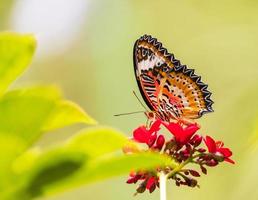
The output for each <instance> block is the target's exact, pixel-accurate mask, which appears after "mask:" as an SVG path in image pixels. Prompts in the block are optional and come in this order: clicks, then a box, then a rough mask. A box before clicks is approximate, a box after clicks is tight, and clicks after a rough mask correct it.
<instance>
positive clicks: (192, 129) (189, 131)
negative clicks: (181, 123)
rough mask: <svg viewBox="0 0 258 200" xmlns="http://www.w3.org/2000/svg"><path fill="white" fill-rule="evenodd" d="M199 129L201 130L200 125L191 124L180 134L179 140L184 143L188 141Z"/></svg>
mask: <svg viewBox="0 0 258 200" xmlns="http://www.w3.org/2000/svg"><path fill="white" fill-rule="evenodd" d="M197 130H199V127H198V126H197V125H196V124H190V125H189V126H187V127H186V128H185V129H183V132H182V133H181V134H180V137H179V141H180V142H181V143H182V144H185V143H187V142H188V141H189V140H190V138H191V137H192V136H193V135H194V134H195V133H196V131H197Z"/></svg>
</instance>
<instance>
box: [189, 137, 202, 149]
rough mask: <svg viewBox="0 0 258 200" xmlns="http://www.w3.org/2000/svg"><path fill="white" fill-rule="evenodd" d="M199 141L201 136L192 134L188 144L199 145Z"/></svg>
mask: <svg viewBox="0 0 258 200" xmlns="http://www.w3.org/2000/svg"><path fill="white" fill-rule="evenodd" d="M201 142H202V136H200V135H194V136H193V137H192V139H191V140H190V144H191V145H193V146H195V147H197V146H199V145H200V144H201Z"/></svg>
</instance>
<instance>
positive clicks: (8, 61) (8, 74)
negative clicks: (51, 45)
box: [0, 32, 36, 95]
mask: <svg viewBox="0 0 258 200" xmlns="http://www.w3.org/2000/svg"><path fill="white" fill-rule="evenodd" d="M35 48H36V42H35V39H34V37H33V36H32V35H19V34H15V33H8V32H4V33H0V95H2V94H3V93H4V92H5V91H6V89H7V88H8V86H9V85H10V84H11V83H12V82H13V81H14V80H15V79H16V78H17V77H18V76H19V75H20V74H21V73H22V72H23V71H24V70H25V69H26V68H27V67H28V65H29V63H30V62H31V59H32V56H33V54H34V51H35Z"/></svg>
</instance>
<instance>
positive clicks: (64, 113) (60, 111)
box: [43, 100, 96, 131]
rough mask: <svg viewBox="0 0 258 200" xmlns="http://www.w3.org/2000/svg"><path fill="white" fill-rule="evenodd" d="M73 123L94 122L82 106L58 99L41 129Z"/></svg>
mask: <svg viewBox="0 0 258 200" xmlns="http://www.w3.org/2000/svg"><path fill="white" fill-rule="evenodd" d="M75 123H84V124H91V125H93V124H96V121H95V120H94V119H92V118H91V117H90V116H89V115H88V114H87V113H86V112H85V111H84V110H83V109H82V108H80V107H79V106H78V105H77V104H75V103H73V102H71V101H65V100H64V101H60V102H58V103H57V105H56V108H55V109H54V111H53V112H52V114H51V116H50V118H49V121H48V122H47V123H46V124H45V126H44V127H43V131H50V130H54V129H57V128H62V127H64V126H68V125H72V124H75Z"/></svg>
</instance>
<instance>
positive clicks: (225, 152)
mask: <svg viewBox="0 0 258 200" xmlns="http://www.w3.org/2000/svg"><path fill="white" fill-rule="evenodd" d="M217 151H218V152H220V153H221V154H223V156H224V157H225V158H228V157H230V156H232V152H231V151H230V149H229V148H219V149H217Z"/></svg>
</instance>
